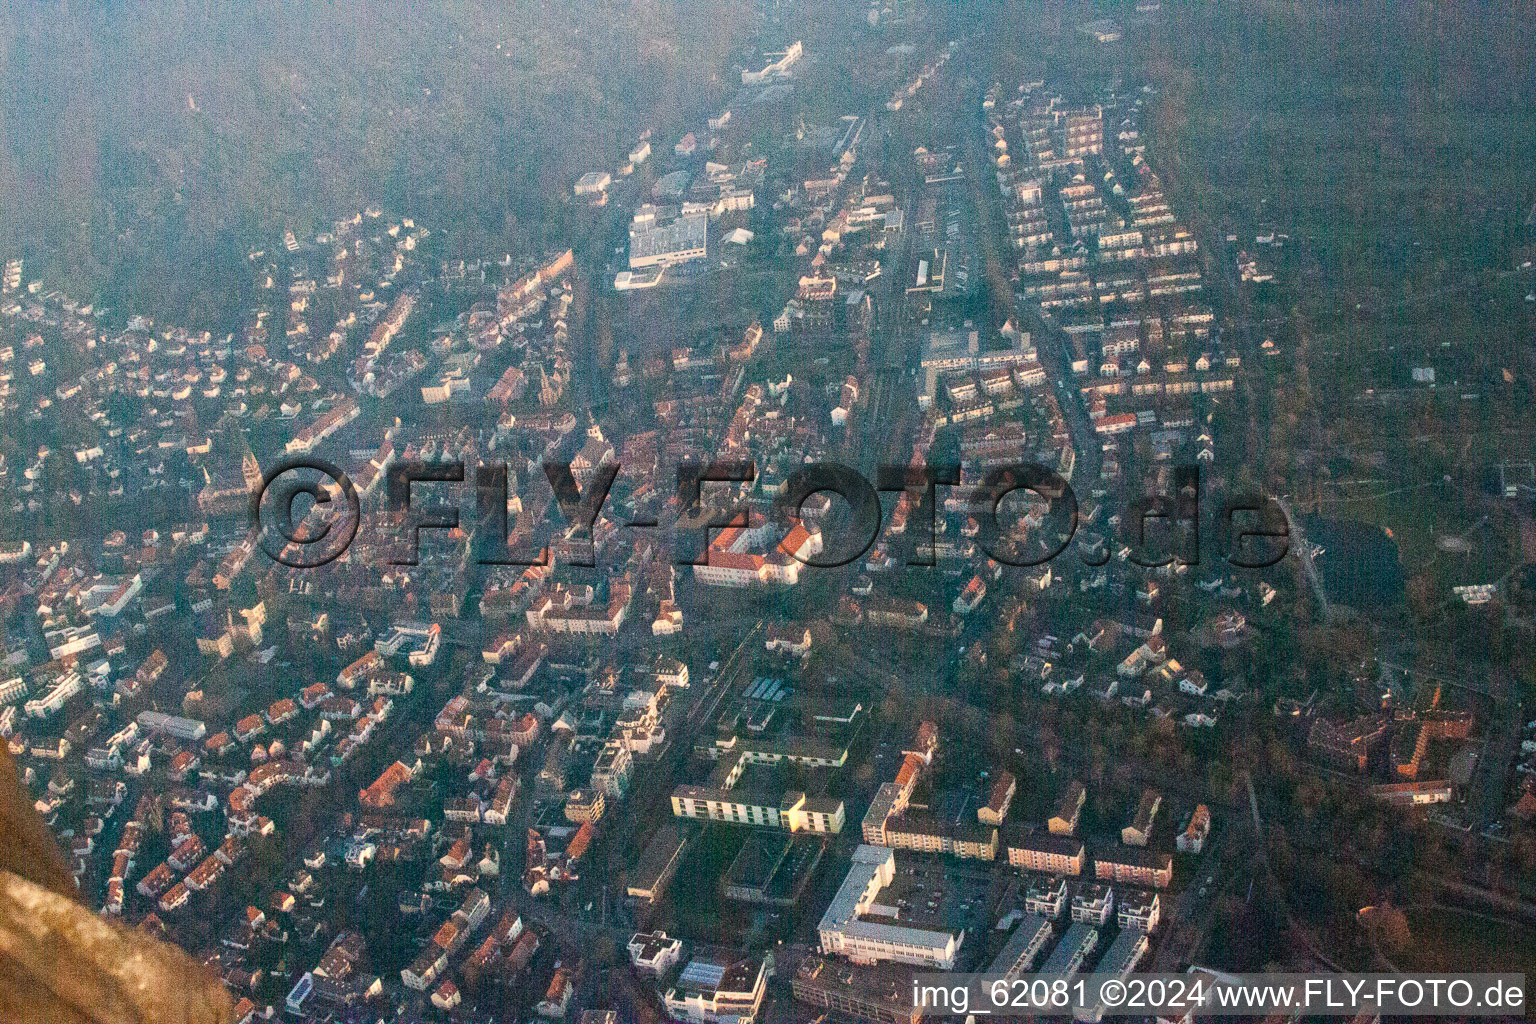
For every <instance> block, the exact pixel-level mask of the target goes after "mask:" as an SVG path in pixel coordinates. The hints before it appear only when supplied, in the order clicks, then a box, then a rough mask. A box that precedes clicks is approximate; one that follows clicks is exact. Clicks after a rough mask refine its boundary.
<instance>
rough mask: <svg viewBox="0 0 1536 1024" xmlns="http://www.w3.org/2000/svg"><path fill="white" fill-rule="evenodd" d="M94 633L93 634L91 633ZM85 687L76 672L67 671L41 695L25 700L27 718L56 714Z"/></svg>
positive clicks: (83, 681)
mask: <svg viewBox="0 0 1536 1024" xmlns="http://www.w3.org/2000/svg"><path fill="white" fill-rule="evenodd" d="M93 635H94V634H93ZM84 689H85V680H84V679H83V678H81V676H80V673H78V672H67V673H65V674H64V675H63V676H61V677H60V678H59V681H58V682H56V683H54V684H53V687H52V688H51V689H50V690H49V691H48V692H47V693H45V694H43V695H42V696H41V697H36V698H34V699H32V700H29V701H27V703H26V704H25V705H23V706H22V711H24V712H26V715H27V717H28V718H47V717H48V716H50V715H55V714H58V713H59V711H60V710H61V709H62V708H63V707H64V705H65V704H68V703H69V702H70V699H71V698H73V697H74V696H75V694H77V693H79V692H80V691H82V690H84Z"/></svg>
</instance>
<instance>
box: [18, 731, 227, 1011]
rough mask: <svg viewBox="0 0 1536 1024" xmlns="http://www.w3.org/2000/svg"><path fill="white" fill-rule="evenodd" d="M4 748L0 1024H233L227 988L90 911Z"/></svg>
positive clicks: (165, 948) (186, 960) (179, 955)
mask: <svg viewBox="0 0 1536 1024" xmlns="http://www.w3.org/2000/svg"><path fill="white" fill-rule="evenodd" d="M79 896H80V894H79V892H78V890H77V889H76V888H75V883H74V880H73V879H72V878H71V877H70V874H69V871H68V869H67V868H66V866H65V862H64V856H63V853H62V852H61V851H60V850H59V848H58V846H57V845H56V844H55V843H54V840H53V836H52V835H51V834H50V833H49V832H48V829H47V827H46V826H45V825H44V824H43V822H42V820H41V819H40V818H39V817H38V816H37V812H36V811H34V810H33V808H32V801H31V800H30V799H29V798H28V796H27V793H26V790H24V789H23V788H22V786H21V782H20V779H19V778H18V777H17V775H16V766H15V764H14V763H13V762H12V761H11V757H10V753H9V752H8V751H7V750H6V749H5V745H4V744H0V1024H12V1022H15V1024H40V1022H46V1024H228V1022H230V1021H231V1020H232V1019H233V1016H234V1014H233V1006H232V1004H231V1000H230V997H229V993H228V992H227V991H226V990H225V989H224V986H223V983H222V982H220V981H219V979H218V978H216V977H214V976H213V975H212V974H210V973H209V972H208V971H206V970H204V969H203V968H202V967H201V966H200V965H199V964H198V963H196V962H195V961H194V960H192V959H191V958H190V957H189V956H187V954H185V953H183V952H182V951H181V950H179V949H176V948H175V947H173V946H169V945H166V944H165V943H163V942H159V941H156V940H155V939H152V938H150V937H149V936H148V935H145V934H143V933H142V932H139V931H135V930H134V929H132V928H127V927H125V926H123V925H121V924H118V923H116V922H112V921H106V920H103V919H102V918H100V917H98V916H97V915H96V914H94V913H92V912H91V910H90V909H89V908H88V907H86V906H85V905H84V904H83V903H81V902H80V899H79Z"/></svg>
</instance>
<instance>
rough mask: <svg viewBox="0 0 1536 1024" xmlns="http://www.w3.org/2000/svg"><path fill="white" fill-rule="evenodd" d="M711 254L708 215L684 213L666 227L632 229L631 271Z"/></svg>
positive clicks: (630, 239) (699, 258) (635, 227)
mask: <svg viewBox="0 0 1536 1024" xmlns="http://www.w3.org/2000/svg"><path fill="white" fill-rule="evenodd" d="M708 255H709V215H708V214H704V213H689V214H684V215H682V216H679V217H675V218H673V219H672V220H670V221H668V222H666V223H664V224H652V225H635V226H632V227H631V228H630V230H629V267H630V269H631V270H639V269H642V268H644V267H659V266H671V265H673V264H677V263H687V262H689V261H690V260H702V259H704V258H705V257H706V256H708Z"/></svg>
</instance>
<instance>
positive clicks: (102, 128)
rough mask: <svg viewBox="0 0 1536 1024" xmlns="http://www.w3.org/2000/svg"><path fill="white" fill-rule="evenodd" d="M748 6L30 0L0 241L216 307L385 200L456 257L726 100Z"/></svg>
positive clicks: (4, 144) (59, 263) (92, 275)
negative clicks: (288, 251) (312, 237)
mask: <svg viewBox="0 0 1536 1024" xmlns="http://www.w3.org/2000/svg"><path fill="white" fill-rule="evenodd" d="M754 18H755V15H754V13H753V10H752V5H751V4H750V3H749V2H747V0H516V2H512V3H508V2H505V0H502V2H495V0H444V2H441V3H433V4H430V5H419V4H413V3H404V2H384V3H374V4H337V3H330V2H321V0H299V2H293V0H250V2H246V3H241V4H210V3H205V2H197V0H133V2H126V0H88V2H79V0H48V2H42V0H39V2H36V3H26V4H10V5H6V8H5V10H4V11H0V97H3V98H4V99H3V102H0V195H3V196H4V197H5V198H4V201H3V210H4V215H3V216H0V252H3V253H5V254H7V255H12V254H17V253H23V254H25V255H26V256H27V257H28V277H29V278H31V277H34V276H44V277H46V278H47V279H48V280H49V281H50V282H58V283H62V284H64V285H66V286H68V287H69V288H70V289H71V290H72V291H76V292H77V293H79V294H81V295H93V296H95V297H97V298H99V299H101V300H103V301H107V302H111V303H113V304H127V305H130V306H132V307H133V308H135V309H140V310H143V311H145V312H152V313H160V314H162V315H167V316H169V315H178V316H179V317H181V318H184V319H186V320H191V321H193V322H197V321H206V320H209V319H215V318H216V313H217V311H218V309H219V307H220V306H221V305H223V304H224V303H225V300H227V298H228V295H229V293H228V289H229V288H230V287H232V281H233V279H234V278H236V277H238V276H239V274H238V267H239V265H240V263H241V262H242V261H243V257H244V254H245V251H246V249H247V248H248V247H249V246H250V245H251V244H253V243H260V242H262V241H263V240H264V239H265V238H270V237H271V235H272V234H273V233H275V232H278V231H281V230H282V229H283V228H285V227H293V228H295V229H296V230H298V231H299V232H300V233H302V232H304V231H312V230H315V229H316V228H319V227H323V226H324V225H325V224H327V223H328V222H329V221H330V219H332V218H334V217H336V216H338V215H341V214H344V213H349V212H351V211H353V210H355V209H357V208H358V207H360V206H361V205H362V204H364V203H368V202H380V203H387V204H389V205H390V206H391V207H393V208H395V209H398V210H400V211H401V212H402V213H405V214H407V215H413V216H416V217H418V218H421V219H422V220H423V221H424V222H427V223H430V224H432V225H433V226H434V228H437V229H438V230H446V231H447V232H448V233H449V234H450V236H451V241H450V247H451V248H450V251H452V249H453V248H457V249H459V250H461V251H463V252H464V253H466V254H471V253H478V252H485V251H497V250H498V249H502V248H508V247H513V246H518V245H523V244H528V243H530V242H533V243H537V242H538V241H540V239H539V238H538V237H537V235H538V232H540V231H541V230H543V228H544V218H543V217H542V216H541V215H540V214H541V212H542V209H543V208H544V205H545V203H546V201H547V200H548V199H550V198H551V197H553V196H555V195H557V194H559V193H561V192H563V191H564V190H565V189H567V188H568V186H569V183H570V181H571V180H572V179H573V178H574V177H575V176H577V175H578V174H579V173H580V172H581V171H583V170H588V169H591V167H593V166H603V165H605V164H611V163H612V162H613V161H614V160H615V158H616V157H617V156H618V155H619V154H621V153H622V152H624V151H625V150H627V148H628V147H629V146H630V145H632V144H633V141H634V139H635V137H636V136H637V135H638V133H639V132H640V131H641V130H643V129H644V128H645V127H647V126H650V125H653V124H656V125H663V126H665V125H667V124H668V122H674V123H675V122H677V121H678V120H680V118H681V117H683V116H697V115H698V114H700V113H702V112H703V110H704V109H705V107H706V106H707V105H708V104H709V103H711V102H716V101H718V100H719V99H720V98H722V97H723V96H724V95H727V94H728V93H729V91H730V89H731V86H732V83H731V80H730V79H731V76H732V74H733V72H732V64H731V59H732V57H733V49H734V48H736V47H738V46H739V45H741V44H742V43H743V41H744V40H745V39H746V38H747V36H746V33H747V32H748V31H749V30H750V29H751V28H752V27H753V24H754Z"/></svg>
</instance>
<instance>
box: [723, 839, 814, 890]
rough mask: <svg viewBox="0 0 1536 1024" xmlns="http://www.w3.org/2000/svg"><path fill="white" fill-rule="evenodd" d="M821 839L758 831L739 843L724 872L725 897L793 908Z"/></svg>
mask: <svg viewBox="0 0 1536 1024" xmlns="http://www.w3.org/2000/svg"><path fill="white" fill-rule="evenodd" d="M825 850H826V840H824V839H797V838H793V837H791V836H790V835H789V834H788V833H785V832H758V833H755V834H753V835H752V836H750V837H749V838H748V839H747V841H746V842H745V843H743V844H742V847H741V851H740V852H739V853H737V854H736V857H735V859H734V860H732V861H731V866H730V867H729V868H728V869H727V870H726V872H725V879H724V883H723V884H724V891H725V897H726V899H731V900H740V901H742V902H744V903H766V904H770V905H772V906H780V907H792V906H794V905H795V903H796V901H798V900H799V899H800V896H801V895H802V894H803V893H804V892H805V887H806V885H807V884H808V883H809V882H810V880H811V875H812V874H813V873H814V872H815V870H816V865H817V864H818V863H820V862H821V855H822V853H823V852H825Z"/></svg>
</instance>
